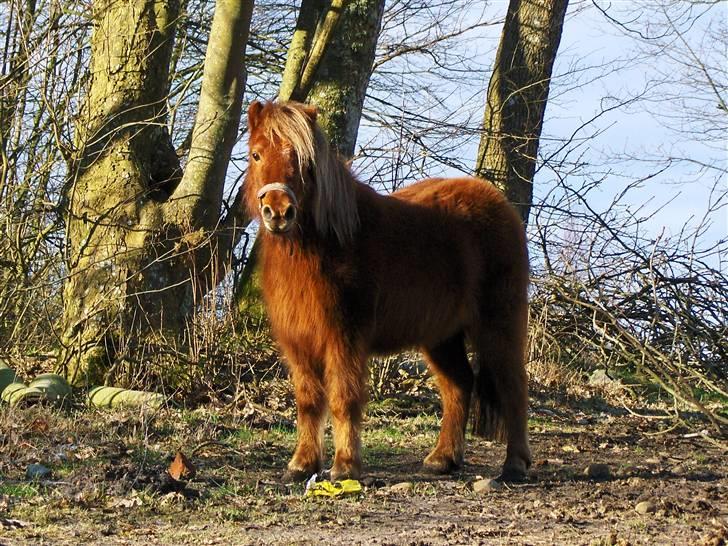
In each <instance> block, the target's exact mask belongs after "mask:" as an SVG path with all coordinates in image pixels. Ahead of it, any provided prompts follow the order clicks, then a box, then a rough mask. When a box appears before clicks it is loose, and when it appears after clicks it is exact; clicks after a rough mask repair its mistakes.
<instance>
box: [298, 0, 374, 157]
mask: <svg viewBox="0 0 728 546" xmlns="http://www.w3.org/2000/svg"><path fill="white" fill-rule="evenodd" d="M383 14H384V0H351V1H350V2H348V3H347V5H346V8H345V9H344V13H343V16H342V18H341V20H340V21H339V26H338V27H337V29H336V32H334V33H333V36H332V39H331V43H330V44H329V47H328V48H326V52H325V54H324V55H323V58H322V59H321V62H320V64H319V66H318V67H317V71H316V78H315V81H313V82H312V84H311V90H310V92H309V94H308V100H309V102H310V103H311V104H314V105H316V106H317V107H318V108H319V116H318V121H319V124H320V125H321V127H322V128H323V129H324V131H326V134H327V136H328V137H329V141H330V142H331V144H332V145H333V146H334V148H336V150H337V151H338V152H339V154H341V155H342V156H343V157H345V158H349V157H351V156H353V155H354V146H355V145H356V137H357V134H358V132H359V122H360V120H361V113H362V107H363V106H364V99H365V97H366V90H367V86H368V85H369V79H370V78H371V75H372V68H373V65H374V54H375V53H376V47H377V39H378V38H379V31H380V30H381V28H382V16H383Z"/></svg>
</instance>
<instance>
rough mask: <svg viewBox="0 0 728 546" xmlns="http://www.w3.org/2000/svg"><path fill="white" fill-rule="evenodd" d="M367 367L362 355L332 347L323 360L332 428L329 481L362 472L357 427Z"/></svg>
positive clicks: (365, 395) (362, 401) (355, 477)
mask: <svg viewBox="0 0 728 546" xmlns="http://www.w3.org/2000/svg"><path fill="white" fill-rule="evenodd" d="M366 384H367V366H366V357H365V356H364V355H363V354H353V353H352V352H351V351H347V350H340V349H333V350H330V351H329V354H328V357H327V359H326V391H327V394H328V401H329V409H330V410H331V420H332V424H333V429H334V447H335V450H336V452H335V455H334V465H333V466H332V468H331V479H332V480H334V481H335V480H343V479H347V478H351V479H358V478H359V476H360V475H361V455H360V453H359V448H360V442H359V429H360V426H361V420H362V413H363V409H364V405H365V403H366V397H367V389H366Z"/></svg>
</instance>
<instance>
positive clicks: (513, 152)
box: [475, 0, 568, 223]
mask: <svg viewBox="0 0 728 546" xmlns="http://www.w3.org/2000/svg"><path fill="white" fill-rule="evenodd" d="M567 6H568V0H511V1H510V4H509V6H508V13H507V14H506V20H505V23H504V25H503V33H502V35H501V41H500V45H499V47H498V53H497V54H496V60H495V65H494V67H493V74H492V75H491V78H490V83H489V85H488V94H487V98H486V104H485V115H484V118H483V134H482V136H481V139H480V146H479V148H478V156H477V162H476V167H475V174H476V175H477V176H480V177H482V178H485V179H487V180H491V181H493V183H495V184H496V185H497V186H498V187H499V188H501V189H502V190H503V191H504V192H505V194H506V196H507V197H508V199H510V201H511V202H512V203H513V204H514V205H515V206H516V207H517V208H518V210H519V212H520V213H521V217H522V218H523V221H524V223H527V222H528V215H529V211H530V207H531V203H532V199H533V176H534V174H535V172H536V156H537V153H538V144H539V139H540V136H541V127H542V125H543V117H544V111H545V110H546V102H547V100H548V95H549V84H550V81H551V71H552V68H553V65H554V60H555V58H556V53H557V51H558V48H559V43H560V41H561V31H562V28H563V25H564V17H565V15H566V8H567Z"/></svg>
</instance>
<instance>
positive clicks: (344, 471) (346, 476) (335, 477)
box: [331, 468, 361, 482]
mask: <svg viewBox="0 0 728 546" xmlns="http://www.w3.org/2000/svg"><path fill="white" fill-rule="evenodd" d="M360 476H361V471H360V470H358V469H356V468H332V469H331V481H332V482H336V481H340V480H358V479H359V477H360Z"/></svg>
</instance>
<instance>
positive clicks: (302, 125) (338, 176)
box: [265, 103, 359, 244]
mask: <svg viewBox="0 0 728 546" xmlns="http://www.w3.org/2000/svg"><path fill="white" fill-rule="evenodd" d="M265 126H266V133H267V134H266V137H267V138H268V139H269V140H271V141H272V140H275V139H278V140H280V141H283V142H286V143H288V144H290V146H291V147H292V148H293V150H295V152H296V156H297V157H298V167H299V172H300V173H301V178H302V179H303V174H304V173H305V172H306V171H307V170H308V168H309V167H310V166H312V167H313V173H314V178H315V183H316V188H315V195H314V205H313V216H314V223H315V225H316V229H317V231H318V232H319V233H320V234H322V235H327V234H328V233H329V232H333V233H334V235H335V236H336V238H337V239H338V240H339V242H340V243H341V244H345V243H348V242H351V240H352V239H353V238H354V235H355V234H356V233H357V231H358V230H359V211H358V209H357V204H356V187H355V183H354V180H353V176H352V174H351V172H350V171H349V169H348V167H347V166H346V165H345V164H344V163H343V161H341V159H339V157H338V156H337V154H336V153H335V152H334V151H333V150H332V149H331V146H330V145H329V141H328V139H327V138H326V135H325V134H324V132H323V130H322V129H321V127H319V125H318V123H316V122H315V121H314V122H313V123H312V122H311V118H310V117H309V115H308V114H307V113H306V111H305V110H304V109H303V107H302V106H301V105H298V104H295V103H280V104H276V105H275V106H274V108H272V109H271V111H270V113H269V115H268V119H267V123H266V124H265Z"/></svg>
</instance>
